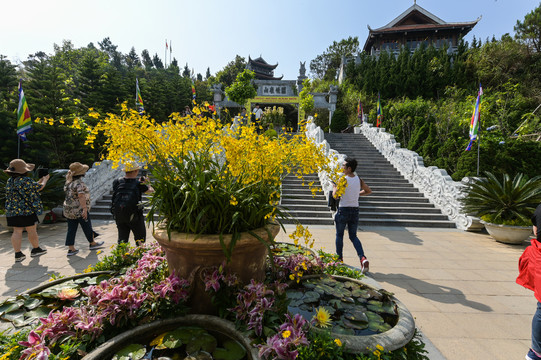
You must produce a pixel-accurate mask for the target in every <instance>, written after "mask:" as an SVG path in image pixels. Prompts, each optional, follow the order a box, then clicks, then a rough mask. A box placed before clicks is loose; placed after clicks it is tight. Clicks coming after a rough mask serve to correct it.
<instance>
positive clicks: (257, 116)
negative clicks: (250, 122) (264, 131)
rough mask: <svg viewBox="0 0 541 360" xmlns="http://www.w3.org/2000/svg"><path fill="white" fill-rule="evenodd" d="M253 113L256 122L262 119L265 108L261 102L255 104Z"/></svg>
mask: <svg viewBox="0 0 541 360" xmlns="http://www.w3.org/2000/svg"><path fill="white" fill-rule="evenodd" d="M253 113H254V118H255V121H256V123H258V122H259V121H261V117H262V116H263V110H262V109H261V108H260V107H259V104H255V108H254V111H253Z"/></svg>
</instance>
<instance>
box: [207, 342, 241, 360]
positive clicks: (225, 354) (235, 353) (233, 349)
mask: <svg viewBox="0 0 541 360" xmlns="http://www.w3.org/2000/svg"><path fill="white" fill-rule="evenodd" d="M212 355H214V359H216V360H240V359H242V358H243V357H244V356H245V355H246V349H244V347H243V346H242V345H240V344H239V343H238V342H236V341H233V340H226V341H224V347H223V348H216V350H214V352H213V353H212Z"/></svg>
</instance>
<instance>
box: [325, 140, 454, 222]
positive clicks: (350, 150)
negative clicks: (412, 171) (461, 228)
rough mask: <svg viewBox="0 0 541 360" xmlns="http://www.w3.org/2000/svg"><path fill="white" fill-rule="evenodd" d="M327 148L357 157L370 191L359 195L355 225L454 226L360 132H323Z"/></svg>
mask: <svg viewBox="0 0 541 360" xmlns="http://www.w3.org/2000/svg"><path fill="white" fill-rule="evenodd" d="M325 140H327V142H328V143H329V145H330V147H331V149H334V150H336V151H338V152H339V153H341V154H345V155H347V156H349V157H353V158H355V159H356V160H357V162H358V166H357V170H356V172H357V174H358V175H359V176H360V177H361V178H362V179H363V180H364V181H365V182H366V183H367V184H368V186H370V188H371V189H372V194H371V195H369V196H362V197H360V199H359V226H361V227H362V226H404V227H432V228H454V227H455V224H454V223H453V222H451V221H449V220H448V218H447V216H445V215H443V214H442V213H441V211H440V210H439V209H437V208H435V207H434V205H433V204H431V203H430V201H429V200H428V199H427V198H425V197H424V196H423V194H422V193H420V192H419V191H418V190H417V189H416V188H415V187H414V186H413V185H412V184H410V183H409V182H408V180H406V179H405V178H404V177H403V176H402V175H401V174H400V173H399V172H398V170H396V169H395V168H394V167H393V166H392V165H391V163H389V161H387V159H385V157H384V156H383V155H381V154H380V153H379V151H378V150H377V149H376V148H375V147H374V146H373V145H372V144H371V143H370V141H368V140H367V139H366V138H365V137H364V135H362V134H334V133H328V134H325Z"/></svg>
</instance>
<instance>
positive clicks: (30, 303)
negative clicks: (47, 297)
mask: <svg viewBox="0 0 541 360" xmlns="http://www.w3.org/2000/svg"><path fill="white" fill-rule="evenodd" d="M42 303H43V300H41V299H37V298H28V299H26V300H25V301H24V307H25V308H26V309H27V310H34V309H35V308H37V307H38V306H40V305H41V304H42Z"/></svg>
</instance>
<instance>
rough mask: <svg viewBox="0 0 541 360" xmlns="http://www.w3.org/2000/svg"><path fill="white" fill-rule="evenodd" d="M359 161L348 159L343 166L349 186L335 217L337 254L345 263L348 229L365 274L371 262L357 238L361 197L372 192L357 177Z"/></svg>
mask: <svg viewBox="0 0 541 360" xmlns="http://www.w3.org/2000/svg"><path fill="white" fill-rule="evenodd" d="M355 169H357V160H355V159H353V158H346V160H345V162H344V164H343V165H342V170H343V172H344V176H345V178H346V180H347V186H346V190H345V192H344V194H343V195H342V196H341V198H340V203H339V205H338V211H337V213H336V215H335V217H334V222H335V224H336V253H337V254H338V258H339V259H340V261H343V248H344V231H345V229H346V226H347V227H348V234H349V240H351V242H352V243H353V246H354V247H355V251H357V255H358V256H359V260H360V262H361V272H362V273H363V274H364V273H366V272H367V271H368V270H369V262H368V259H367V258H366V256H365V254H364V250H363V246H362V244H361V241H360V240H359V238H358V237H357V227H358V224H359V196H365V195H370V194H371V193H372V190H371V189H370V187H369V186H368V185H367V184H366V183H365V182H364V181H363V180H362V179H361V178H359V177H358V176H357V175H355ZM336 190H337V187H336V184H335V185H334V189H333V197H334V198H336Z"/></svg>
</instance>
